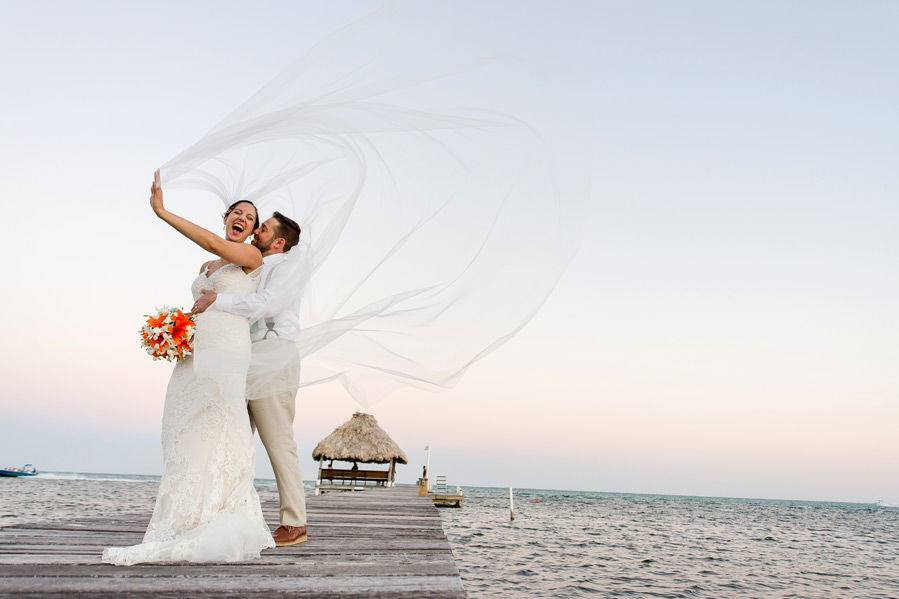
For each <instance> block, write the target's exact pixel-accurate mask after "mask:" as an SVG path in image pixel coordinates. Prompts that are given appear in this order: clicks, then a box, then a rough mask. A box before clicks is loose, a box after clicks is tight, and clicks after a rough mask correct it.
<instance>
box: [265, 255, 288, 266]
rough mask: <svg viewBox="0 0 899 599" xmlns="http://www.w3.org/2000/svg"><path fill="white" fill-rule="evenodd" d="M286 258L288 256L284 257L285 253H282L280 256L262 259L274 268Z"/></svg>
mask: <svg viewBox="0 0 899 599" xmlns="http://www.w3.org/2000/svg"><path fill="white" fill-rule="evenodd" d="M286 257H287V256H285V255H284V252H280V253H278V254H269V255H268V256H263V257H262V262H264V263H265V264H268V265H270V266H274V265H275V264H278V263H279V262H281V261H282V260H284V258H286Z"/></svg>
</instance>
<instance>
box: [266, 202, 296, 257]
mask: <svg viewBox="0 0 899 599" xmlns="http://www.w3.org/2000/svg"><path fill="white" fill-rule="evenodd" d="M272 218H274V219H275V220H276V221H278V227H277V229H276V230H275V237H276V238H277V237H280V238H281V239H283V240H284V251H285V252H289V251H290V248H292V247H293V246H295V245H296V244H298V243H299V242H300V225H298V224H297V222H296V221H295V220H293V219H292V218H288V217H286V216H284V215H283V214H281V213H280V212H275V213H274V214H273V215H272Z"/></svg>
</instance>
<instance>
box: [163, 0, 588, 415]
mask: <svg viewBox="0 0 899 599" xmlns="http://www.w3.org/2000/svg"><path fill="white" fill-rule="evenodd" d="M446 8H447V9H448V10H449V12H448V13H447V14H448V15H449V14H451V13H452V12H453V9H452V6H451V5H446ZM434 10H438V5H428V6H423V5H414V6H410V5H390V6H388V7H386V8H384V9H382V10H380V11H378V12H376V13H373V14H371V15H369V16H367V17H365V18H363V19H361V20H359V21H357V22H355V23H352V24H350V25H348V26H347V27H344V28H343V29H341V30H339V31H337V32H335V33H334V34H332V35H330V36H329V37H327V38H325V39H324V40H323V41H321V42H320V43H319V44H317V45H316V46H315V47H313V49H312V50H310V51H309V52H308V53H306V54H305V55H304V56H302V57H301V58H300V59H299V60H297V61H296V62H294V63H293V64H292V65H290V66H289V67H288V68H287V69H286V70H285V71H284V72H282V73H281V74H280V75H278V76H277V77H276V78H275V79H274V80H272V81H271V82H270V83H268V84H267V85H265V86H264V87H263V88H262V89H261V90H259V91H258V92H257V93H256V94H254V95H253V96H252V97H250V98H249V99H248V100H247V101H246V102H244V103H243V104H242V105H240V106H239V107H238V108H237V109H235V110H234V111H233V112H232V113H231V114H229V115H228V116H227V117H226V118H225V119H223V120H222V121H221V122H220V123H218V124H217V125H215V126H214V127H213V128H212V129H211V130H210V131H209V132H208V133H207V134H206V135H205V136H204V137H202V138H201V139H200V140H198V141H197V142H196V143H194V144H193V145H191V146H189V147H188V148H186V149H185V150H183V151H182V152H181V153H179V154H178V155H177V156H175V157H174V158H172V159H171V160H169V161H168V162H167V163H165V164H164V165H163V166H162V169H161V175H162V182H163V187H164V188H165V189H166V191H167V192H168V191H169V190H172V191H174V193H175V194H176V195H175V196H174V197H175V198H182V197H183V200H178V199H176V201H198V200H197V198H198V197H203V196H209V195H211V196H215V197H217V198H219V200H221V201H222V202H223V203H225V204H228V203H230V202H232V201H235V200H237V199H248V200H252V201H254V202H255V203H256V204H257V205H258V206H259V208H260V215H261V217H262V218H266V216H267V214H266V213H270V212H271V211H273V210H279V211H281V212H283V213H284V214H287V215H289V216H291V217H292V218H294V219H295V220H296V221H297V222H299V223H300V225H301V227H302V230H303V232H302V235H301V242H300V245H298V246H297V247H295V248H293V249H292V250H291V251H290V252H289V253H288V254H287V260H286V261H285V266H283V268H288V269H290V273H291V276H290V280H291V281H292V287H291V289H290V290H288V291H289V293H288V292H285V293H283V294H281V296H279V297H277V298H274V299H273V301H275V302H282V303H286V302H296V301H298V302H300V318H301V323H302V326H303V333H302V336H301V339H300V340H299V342H298V343H297V350H298V351H299V354H300V357H301V359H302V364H303V368H302V380H301V385H302V386H307V385H312V384H318V383H323V382H329V381H337V382H339V383H340V384H341V385H342V386H343V388H345V389H346V390H347V392H349V393H350V394H351V395H352V396H353V397H354V398H355V399H356V400H357V401H358V402H359V403H361V404H362V405H366V404H370V403H371V402H374V401H377V400H378V399H379V398H381V397H383V396H385V395H386V394H388V393H390V392H391V391H392V390H394V389H396V388H398V387H400V386H409V385H411V386H415V387H419V388H423V389H430V390H435V389H440V388H446V387H451V386H453V385H454V384H455V383H456V382H457V381H458V380H459V379H460V377H461V376H462V375H463V374H464V373H465V372H466V370H467V369H468V368H469V367H471V366H472V364H474V363H476V362H477V361H478V360H480V359H481V358H483V357H484V356H486V355H488V354H489V353H490V352H492V351H493V350H495V349H496V348H497V347H499V346H501V345H502V344H503V343H505V342H506V341H507V340H508V339H510V338H511V337H512V336H513V335H515V334H516V333H517V332H518V331H519V330H520V329H521V328H522V327H523V326H524V325H525V324H527V322H528V321H529V320H530V319H531V318H532V317H533V316H534V314H535V313H536V312H537V310H538V309H539V308H540V306H541V305H542V304H543V303H544V302H545V300H546V299H547V297H548V296H549V294H550V293H551V291H552V289H553V288H554V286H555V284H556V282H557V280H558V279H559V277H560V276H561V274H562V273H563V271H564V269H565V266H566V265H567V263H568V262H569V261H570V259H571V257H572V255H573V252H574V250H575V247H576V243H575V241H576V236H577V235H576V233H575V229H576V225H577V217H578V209H579V206H580V204H581V202H582V201H583V200H584V198H585V196H586V193H587V191H586V186H587V173H586V168H585V167H584V166H583V165H584V164H585V163H586V149H585V148H584V147H582V146H580V145H578V143H580V142H579V141H578V139H579V138H578V136H577V135H576V134H575V135H572V134H571V133H570V129H569V128H568V126H567V125H566V122H571V120H572V119H570V118H566V117H567V116H570V115H566V110H570V107H566V106H560V105H558V103H557V102H554V101H553V100H552V99H551V98H550V97H549V95H548V94H546V93H545V91H546V90H545V86H546V85H548V84H550V83H551V78H550V79H547V78H546V77H551V74H550V75H547V74H546V73H545V72H543V73H541V72H540V71H539V70H535V67H534V66H533V65H532V64H530V63H529V62H528V61H527V60H525V59H522V58H520V57H514V58H510V57H505V56H503V51H504V49H503V47H502V41H501V39H498V38H497V37H496V36H492V35H491V34H490V30H489V28H487V27H485V26H481V27H480V28H477V29H475V30H469V29H467V28H463V27H454V26H453V24H452V23H451V22H448V21H442V22H440V27H429V25H428V24H429V23H436V22H437V21H438V20H439V16H437V15H434V14H430V13H431V11H434ZM563 130H564V131H566V132H567V133H566V135H565V136H561V135H560V134H559V133H560V132H561V131H563ZM575 133H577V132H575ZM188 198H189V200H188ZM172 205H173V206H174V205H177V204H176V203H173V204H172ZM275 362H277V359H276V358H275V357H273V364H274V363H275ZM273 367H274V366H273Z"/></svg>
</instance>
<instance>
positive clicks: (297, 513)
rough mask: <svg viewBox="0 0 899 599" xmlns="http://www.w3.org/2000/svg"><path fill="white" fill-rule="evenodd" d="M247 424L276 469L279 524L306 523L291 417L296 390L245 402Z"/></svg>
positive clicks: (293, 524) (294, 524) (296, 524)
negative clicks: (256, 434) (247, 414)
mask: <svg viewBox="0 0 899 599" xmlns="http://www.w3.org/2000/svg"><path fill="white" fill-rule="evenodd" d="M247 403H248V404H249V405H248V406H247V409H248V410H249V412H250V424H251V425H252V426H253V431H254V432H255V431H257V430H258V431H259V438H260V439H262V444H263V445H265V451H266V452H267V453H268V459H269V461H270V462H271V463H272V470H274V471H275V480H276V481H277V483H278V498H279V500H280V503H281V506H280V507H281V511H280V516H281V524H282V525H287V526H305V525H306V494H305V489H304V488H303V477H302V476H301V475H300V460H299V457H298V456H297V444H296V441H294V438H293V417H294V413H295V412H296V392H293V393H283V394H280V395H275V396H273V397H267V398H264V399H253V400H250V401H249V402H247Z"/></svg>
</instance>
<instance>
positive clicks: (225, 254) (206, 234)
mask: <svg viewBox="0 0 899 599" xmlns="http://www.w3.org/2000/svg"><path fill="white" fill-rule="evenodd" d="M150 207H151V208H153V212H155V213H156V216H158V217H159V218H161V219H162V220H164V221H165V222H167V223H168V224H170V225H171V226H172V228H174V229H175V230H176V231H178V232H179V233H181V234H182V235H184V236H185V237H187V238H188V239H190V240H191V241H193V242H194V243H196V244H197V245H198V246H200V247H201V248H203V249H204V250H206V251H207V252H211V253H213V254H215V255H216V256H219V257H221V258H224V259H225V260H227V261H228V262H231V263H232V264H236V265H237V266H243V267H245V268H251V269H255V268H258V267H259V266H261V265H262V253H260V251H259V250H258V249H256V247H254V246H252V245H250V244H249V243H237V242H236V241H229V240H227V239H225V238H223V237H220V236H219V235H216V234H215V233H213V232H212V231H209V230H207V229H204V228H203V227H201V226H200V225H196V224H194V223H192V222H190V221H189V220H187V219H186V218H181V217H180V216H178V215H177V214H173V213H171V212H169V211H168V210H166V209H165V206H164V205H163V203H162V186H161V185H160V184H159V171H158V170H157V171H156V172H155V173H153V184H152V185H151V186H150Z"/></svg>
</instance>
